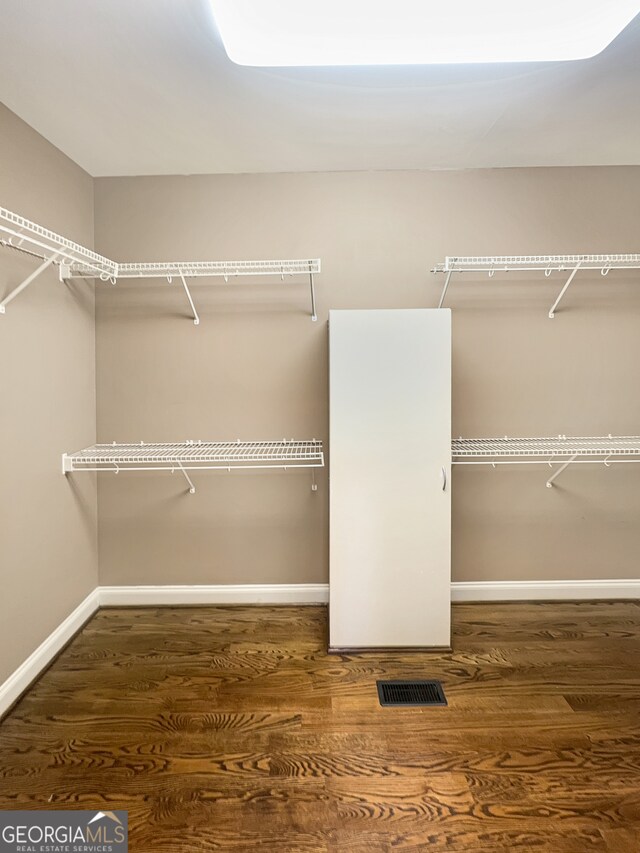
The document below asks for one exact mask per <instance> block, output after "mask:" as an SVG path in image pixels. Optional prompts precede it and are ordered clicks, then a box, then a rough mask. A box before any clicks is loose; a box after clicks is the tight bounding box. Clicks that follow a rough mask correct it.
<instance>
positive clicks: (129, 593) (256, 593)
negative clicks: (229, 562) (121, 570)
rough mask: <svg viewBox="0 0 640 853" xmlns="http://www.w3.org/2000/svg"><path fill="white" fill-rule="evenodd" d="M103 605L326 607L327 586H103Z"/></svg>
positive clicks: (101, 604) (327, 598) (305, 584)
mask: <svg viewBox="0 0 640 853" xmlns="http://www.w3.org/2000/svg"><path fill="white" fill-rule="evenodd" d="M98 592H99V597H100V606H101V607H105V606H107V607H108V606H111V607H127V606H129V607H130V606H132V605H134V606H139V607H144V606H146V605H153V604H157V605H163V604H176V605H178V604H203V605H204V604H326V603H327V602H328V601H329V585H328V584H324V583H318V584H312V583H291V584H281V583H268V584H207V585H197V584H193V585H189V584H185V585H184V586H170V585H167V586H100V587H98Z"/></svg>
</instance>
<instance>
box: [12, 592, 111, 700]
mask: <svg viewBox="0 0 640 853" xmlns="http://www.w3.org/2000/svg"><path fill="white" fill-rule="evenodd" d="M98 607H99V603H98V590H97V589H94V590H93V592H90V593H89V595H88V596H87V597H86V598H85V599H84V601H81V602H80V604H79V605H78V606H77V607H76V609H75V610H74V611H73V613H70V614H69V616H67V618H66V619H65V620H64V621H63V622H61V623H60V624H59V625H58V627H57V628H56V629H55V630H54V631H52V632H51V633H50V634H49V636H48V637H47V638H46V640H44V641H43V642H42V643H40V645H39V646H38V648H37V649H36V650H35V651H34V652H33V653H32V654H30V655H29V657H28V658H27V659H26V660H25V661H24V663H22V664H20V666H19V667H18V668H17V669H16V670H15V671H14V672H13V673H12V674H11V675H10V676H9V678H7V680H6V681H5V682H4V683H3V684H0V715H2V714H4V713H5V711H7V710H8V709H9V708H10V707H11V706H12V705H13V704H14V702H16V700H17V699H19V698H20V696H21V695H22V694H23V693H24V691H25V690H26V689H27V688H28V687H29V685H31V684H32V683H33V682H34V681H35V680H36V678H38V677H39V676H40V674H41V673H42V671H43V670H45V669H46V668H47V667H48V666H49V664H50V663H51V661H52V660H53V659H54V658H55V656H56V655H57V654H58V652H59V651H60V649H62V648H63V647H64V646H65V645H66V644H67V643H68V642H69V640H70V639H71V638H72V637H73V635H74V634H75V633H76V632H77V631H79V630H80V628H82V626H83V625H84V623H85V622H86V621H87V620H88V619H90V618H91V616H93V614H94V613H95V612H96V610H97V609H98Z"/></svg>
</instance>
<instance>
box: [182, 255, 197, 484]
mask: <svg viewBox="0 0 640 853" xmlns="http://www.w3.org/2000/svg"><path fill="white" fill-rule="evenodd" d="M179 275H180V280H181V281H182V286H183V287H184V292H185V293H186V294H187V299H188V300H189V305H190V306H191V310H192V311H193V325H194V326H199V325H200V317H199V316H198V312H197V311H196V306H195V305H194V304H193V299H192V298H191V293H190V291H189V287H188V285H187V281H186V279H185V277H184V275H183V273H182V270H180V273H179ZM187 479H189V478H188V477H187ZM193 491H195V489H194V490H193ZM191 494H193V492H192V493H191Z"/></svg>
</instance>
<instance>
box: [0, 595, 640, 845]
mask: <svg viewBox="0 0 640 853" xmlns="http://www.w3.org/2000/svg"><path fill="white" fill-rule="evenodd" d="M453 632H454V635H453V650H452V651H451V652H443V653H425V654H419V653H410V654H408V653H407V654H404V653H402V652H401V651H391V652H384V653H366V654H364V653H363V654H341V655H328V654H327V653H326V648H327V626H326V609H325V608H323V607H245V606H242V607H195V608H180V607H169V608H121V609H117V608H113V609H106V610H102V611H100V612H99V613H98V614H97V615H96V616H95V617H94V618H93V619H92V620H91V621H90V622H89V623H88V624H87V625H86V626H85V628H84V629H83V631H82V632H81V633H80V634H79V635H78V637H76V638H75V639H74V641H73V642H72V643H71V644H70V645H69V646H68V647H67V648H66V650H65V651H64V652H63V653H62V655H61V656H60V657H59V658H58V660H57V661H55V662H54V664H53V665H52V667H51V668H50V669H49V670H48V671H47V672H46V673H45V675H44V676H43V677H42V678H41V679H40V681H39V682H38V683H37V684H36V685H34V687H33V688H32V689H31V690H30V691H29V692H28V693H27V695H26V696H25V697H24V698H23V699H22V701H21V702H20V703H18V705H17V706H16V707H15V708H14V709H13V711H12V713H11V714H9V715H8V716H7V717H6V718H5V720H4V721H3V722H2V723H1V724H0V808H3V809H9V808H24V809H39V808H47V807H49V808H56V809H73V808H83V809H93V808H95V809H102V810H105V809H107V810H113V809H118V808H122V809H127V810H128V812H129V819H130V827H131V836H130V850H131V851H132V853H183V851H184V853H187V851H189V853H199V851H202V853H209V851H214V850H215V851H220V850H229V851H254V850H264V851H269V853H276V851H277V853H280V851H284V853H288V851H290V853H306V851H309V853H319V851H323V853H329V851H335V853H376V851H380V853H395V851H404V853H418V851H419V853H424V851H426V850H429V853H445V851H446V853H490V851H491V853H527V852H528V853H589V851H593V853H628V852H629V851H632V850H633V853H638V850H640V843H639V842H638V839H639V838H640V834H639V828H640V785H639V784H638V781H637V780H638V779H640V713H639V712H640V607H639V606H638V603H637V602H625V601H620V602H557V603H546V604H545V603H525V602H518V603H514V604H504V603H502V604H491V605H476V604H473V605H456V606H454V608H453ZM405 677H408V678H425V677H427V678H430V677H433V678H438V679H440V680H441V681H442V682H443V685H444V688H445V691H446V694H447V698H448V702H449V704H448V706H446V707H443V708H382V707H380V705H379V703H378V699H377V693H376V680H377V679H380V678H405Z"/></svg>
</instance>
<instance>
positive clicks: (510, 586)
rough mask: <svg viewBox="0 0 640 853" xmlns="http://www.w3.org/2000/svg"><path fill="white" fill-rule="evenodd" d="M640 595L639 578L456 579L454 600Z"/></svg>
mask: <svg viewBox="0 0 640 853" xmlns="http://www.w3.org/2000/svg"><path fill="white" fill-rule="evenodd" d="M577 598H581V599H588V598H600V599H615V598H640V579H636V578H629V580H624V579H622V580H581V581H457V582H455V583H452V584H451V600H452V601H570V600H572V599H577Z"/></svg>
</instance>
